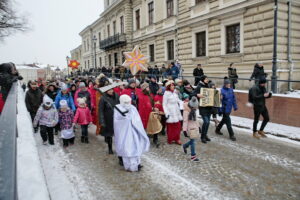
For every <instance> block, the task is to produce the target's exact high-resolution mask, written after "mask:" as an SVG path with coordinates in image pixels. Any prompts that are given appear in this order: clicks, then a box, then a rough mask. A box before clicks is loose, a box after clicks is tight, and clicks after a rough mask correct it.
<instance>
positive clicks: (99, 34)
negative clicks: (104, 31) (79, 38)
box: [98, 32, 101, 47]
mask: <svg viewBox="0 0 300 200" xmlns="http://www.w3.org/2000/svg"><path fill="white" fill-rule="evenodd" d="M98 38H99V47H100V44H101V32H99V33H98Z"/></svg>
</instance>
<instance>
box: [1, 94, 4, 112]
mask: <svg viewBox="0 0 300 200" xmlns="http://www.w3.org/2000/svg"><path fill="white" fill-rule="evenodd" d="M4 104H5V102H4V100H3V99H2V94H0V113H1V112H2V110H3V107H4Z"/></svg>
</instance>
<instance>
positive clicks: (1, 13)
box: [0, 0, 28, 40]
mask: <svg viewBox="0 0 300 200" xmlns="http://www.w3.org/2000/svg"><path fill="white" fill-rule="evenodd" d="M12 7H13V6H12V1H11V0H0V40H3V39H4V38H5V37H8V36H10V35H11V34H14V33H15V32H17V31H22V32H23V31H26V30H28V27H27V19H26V18H25V17H23V16H18V15H17V14H16V12H15V10H14V9H13V8H12Z"/></svg>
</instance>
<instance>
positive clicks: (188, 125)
mask: <svg viewBox="0 0 300 200" xmlns="http://www.w3.org/2000/svg"><path fill="white" fill-rule="evenodd" d="M188 103H189V102H185V103H184V104H183V125H182V130H183V131H189V130H192V129H199V127H200V124H199V121H198V120H196V121H192V120H189V114H190V112H191V109H190V108H189V106H188ZM196 112H197V111H196Z"/></svg>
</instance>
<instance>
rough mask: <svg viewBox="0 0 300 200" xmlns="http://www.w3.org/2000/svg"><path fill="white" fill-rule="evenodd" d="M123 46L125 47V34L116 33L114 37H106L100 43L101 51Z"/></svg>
mask: <svg viewBox="0 0 300 200" xmlns="http://www.w3.org/2000/svg"><path fill="white" fill-rule="evenodd" d="M124 45H126V35H125V34H119V33H118V34H116V35H114V36H111V37H108V38H107V39H105V40H101V41H100V49H103V50H110V49H114V48H117V47H121V46H124Z"/></svg>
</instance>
